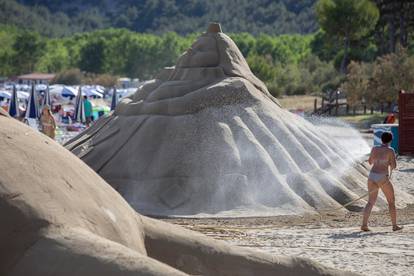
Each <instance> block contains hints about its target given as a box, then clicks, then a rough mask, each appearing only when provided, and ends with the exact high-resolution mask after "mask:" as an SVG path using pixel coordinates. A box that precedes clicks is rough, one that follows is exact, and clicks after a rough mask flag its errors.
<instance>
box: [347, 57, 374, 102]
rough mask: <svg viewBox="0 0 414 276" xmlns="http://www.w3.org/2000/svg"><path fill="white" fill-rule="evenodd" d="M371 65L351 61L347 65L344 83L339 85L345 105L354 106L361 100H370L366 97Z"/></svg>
mask: <svg viewBox="0 0 414 276" xmlns="http://www.w3.org/2000/svg"><path fill="white" fill-rule="evenodd" d="M371 67H372V66H371V64H369V63H360V62H355V61H351V63H350V64H349V65H348V73H347V75H346V80H345V82H344V83H343V84H342V85H341V90H342V91H344V92H345V93H346V100H347V103H348V104H349V105H351V106H355V105H357V104H359V103H361V102H362V101H363V100H370V99H372V97H370V96H372V95H368V90H369V86H370V71H371V70H372V69H371Z"/></svg>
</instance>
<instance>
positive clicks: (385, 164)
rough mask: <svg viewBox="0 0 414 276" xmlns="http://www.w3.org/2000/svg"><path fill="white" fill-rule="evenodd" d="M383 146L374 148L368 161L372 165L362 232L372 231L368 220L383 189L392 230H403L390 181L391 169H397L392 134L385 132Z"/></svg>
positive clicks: (382, 137) (382, 139)
mask: <svg viewBox="0 0 414 276" xmlns="http://www.w3.org/2000/svg"><path fill="white" fill-rule="evenodd" d="M381 141H382V145H381V146H377V147H374V148H373V149H372V151H371V154H370V156H369V159H368V163H369V164H370V165H372V168H371V171H370V173H369V175H368V191H369V199H368V203H367V205H366V206H365V209H364V217H363V220H362V226H361V230H362V231H370V230H369V228H368V218H369V216H370V214H371V210H372V208H373V207H374V204H375V202H376V200H377V197H378V190H379V189H380V188H381V190H382V192H383V193H384V195H385V197H386V199H387V202H388V207H389V211H390V216H391V222H392V230H393V231H397V230H401V229H402V227H400V226H398V225H397V211H396V208H395V196H394V187H393V186H392V183H391V181H390V173H389V167H390V168H391V172H392V170H393V169H395V168H396V167H397V161H396V158H395V152H394V149H393V148H391V147H390V143H391V141H392V134H391V133H390V132H384V133H383V134H382V135H381Z"/></svg>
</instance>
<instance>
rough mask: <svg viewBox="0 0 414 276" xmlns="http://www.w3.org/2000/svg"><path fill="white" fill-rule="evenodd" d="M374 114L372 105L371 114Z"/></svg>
mask: <svg viewBox="0 0 414 276" xmlns="http://www.w3.org/2000/svg"><path fill="white" fill-rule="evenodd" d="M372 114H374V107H373V106H372V105H371V115H372Z"/></svg>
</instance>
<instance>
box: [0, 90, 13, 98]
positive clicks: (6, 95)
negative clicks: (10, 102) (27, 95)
mask: <svg viewBox="0 0 414 276" xmlns="http://www.w3.org/2000/svg"><path fill="white" fill-rule="evenodd" d="M0 97H2V98H5V99H10V98H11V93H10V92H9V91H6V90H0Z"/></svg>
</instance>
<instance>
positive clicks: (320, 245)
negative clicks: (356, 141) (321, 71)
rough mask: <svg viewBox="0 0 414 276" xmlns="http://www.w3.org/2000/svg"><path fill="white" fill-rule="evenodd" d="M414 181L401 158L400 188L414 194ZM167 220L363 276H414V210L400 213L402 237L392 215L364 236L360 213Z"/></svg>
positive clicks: (374, 219)
mask: <svg viewBox="0 0 414 276" xmlns="http://www.w3.org/2000/svg"><path fill="white" fill-rule="evenodd" d="M413 176H414V158H412V157H406V156H402V157H399V158H398V170H396V171H395V172H394V173H393V176H392V181H393V183H394V185H395V186H397V187H399V188H400V189H401V190H404V191H407V192H409V193H411V194H414V183H413V180H412V179H413ZM396 200H397V201H398V194H397V198H396ZM164 220H165V221H168V222H172V223H175V224H179V225H182V226H184V227H186V228H189V229H192V230H195V231H198V232H201V233H204V234H206V235H209V236H211V237H214V238H217V239H221V240H226V241H228V242H230V243H232V244H235V245H239V246H245V247H250V248H255V249H257V250H262V251H266V252H270V253H276V254H282V255H287V256H298V257H299V256H300V257H307V258H310V259H313V260H315V261H319V262H321V263H323V264H325V265H327V266H330V267H333V268H338V269H344V270H348V271H353V272H358V273H361V274H363V275H390V274H392V275H395V276H396V275H414V205H409V206H407V207H406V208H404V209H400V210H398V221H399V223H400V224H401V225H404V229H403V231H401V232H392V230H391V226H390V219H389V215H388V211H387V210H381V211H377V212H373V214H372V216H371V218H370V227H371V229H372V231H371V232H368V233H364V232H361V231H360V230H359V226H360V223H361V213H356V212H349V213H347V214H339V213H327V214H322V215H321V216H319V215H306V216H273V217H249V218H222V219H217V218H214V219H213V218H212V219H204V218H199V219H187V218H186V219H164Z"/></svg>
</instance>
